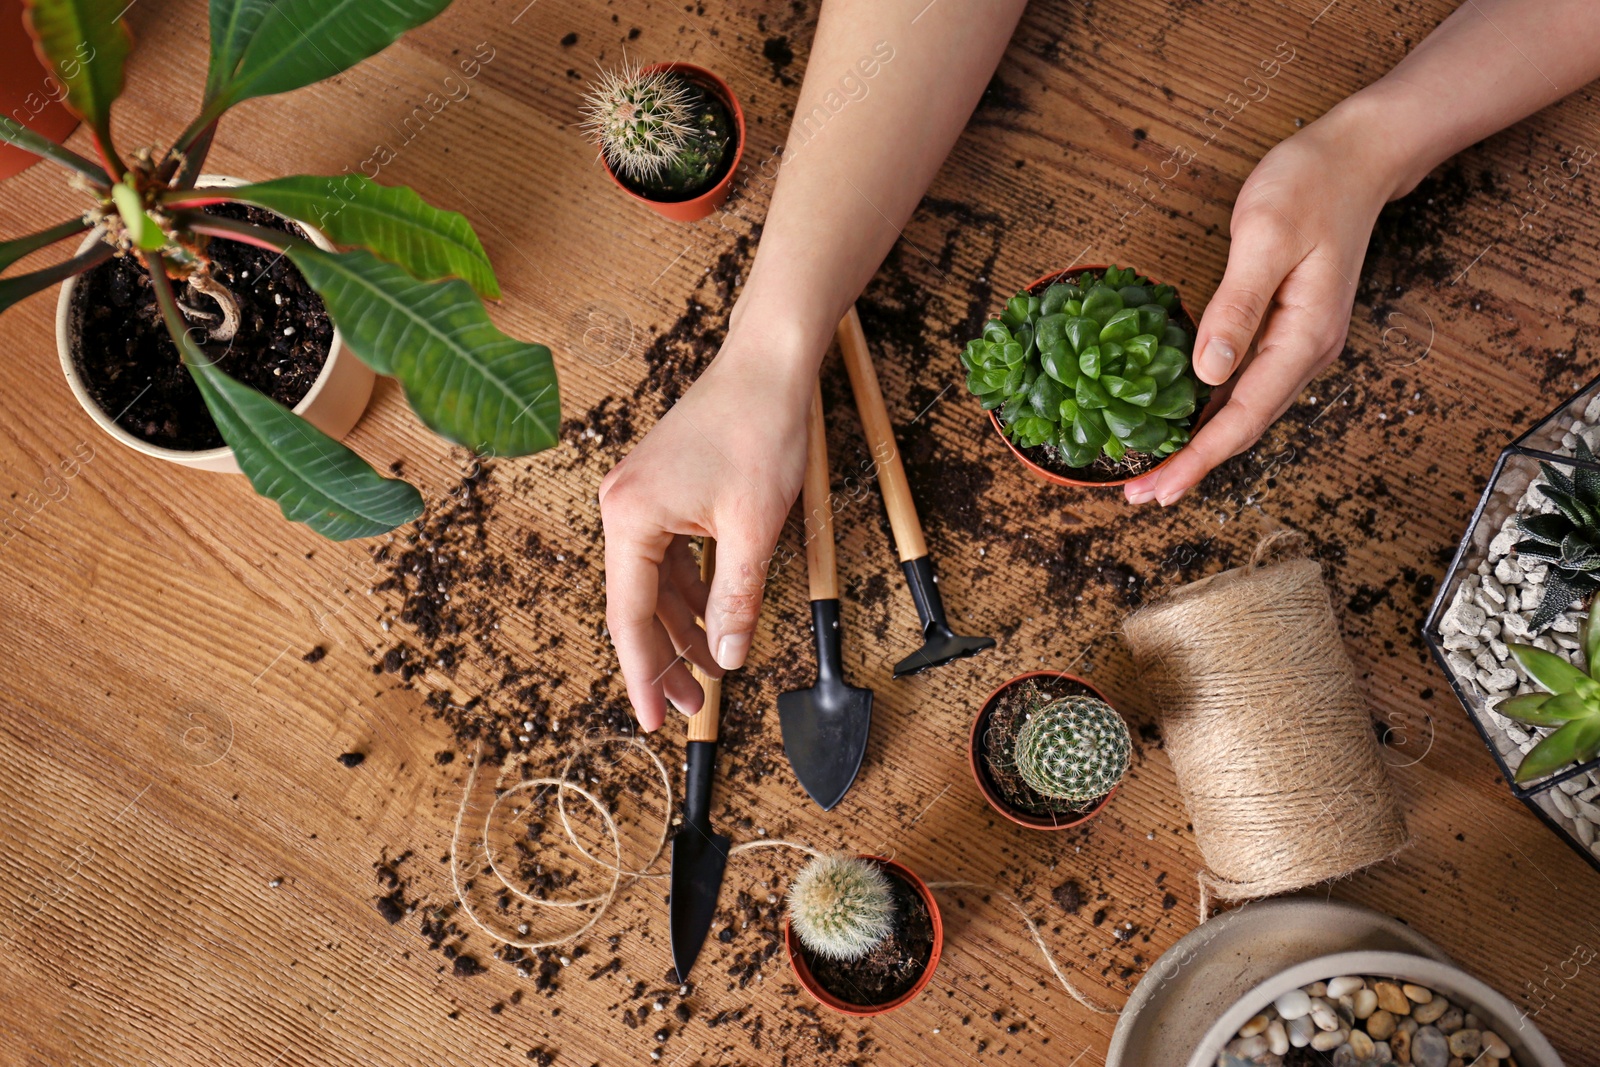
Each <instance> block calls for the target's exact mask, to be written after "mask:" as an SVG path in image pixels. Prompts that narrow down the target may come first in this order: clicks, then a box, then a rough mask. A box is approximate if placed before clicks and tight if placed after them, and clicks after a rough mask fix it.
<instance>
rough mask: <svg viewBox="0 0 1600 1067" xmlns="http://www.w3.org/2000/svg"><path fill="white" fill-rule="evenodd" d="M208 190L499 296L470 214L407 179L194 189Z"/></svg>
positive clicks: (416, 271) (424, 276)
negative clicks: (442, 205) (430, 199)
mask: <svg viewBox="0 0 1600 1067" xmlns="http://www.w3.org/2000/svg"><path fill="white" fill-rule="evenodd" d="M207 194H209V195H220V196H223V197H225V198H227V199H228V200H242V201H244V202H245V203H247V204H254V205H256V206H257V207H264V208H267V209H268V210H270V211H276V212H277V213H278V214H280V215H286V216H288V217H289V218H293V219H300V220H301V221H303V222H306V223H308V224H310V225H311V226H314V227H316V228H317V229H319V230H321V231H322V232H323V233H324V234H326V235H327V238H328V240H330V241H332V242H333V243H334V244H337V245H357V246H359V247H362V248H365V249H367V250H368V251H370V252H372V253H374V254H375V255H377V256H378V257H380V258H382V259H387V260H388V261H389V262H391V263H397V264H399V265H400V266H402V267H404V268H405V269H406V270H407V271H409V272H410V273H411V274H412V275H413V276H414V277H416V278H418V279H420V280H422V281H434V280H436V279H439V278H449V277H456V278H461V279H463V280H464V281H466V282H467V284H469V285H471V286H472V288H473V289H475V290H476V291H477V292H478V295H480V296H484V297H488V298H490V299H498V298H499V296H500V285H499V283H498V282H496V281H495V277H494V268H493V267H491V266H490V265H489V256H488V254H487V253H485V252H484V250H483V245H482V244H481V243H480V242H479V241H478V235H477V234H476V233H474V232H473V230H472V224H471V223H469V222H467V220H466V217H465V216H463V215H458V214H457V213H456V212H454V211H441V210H439V209H438V208H436V207H432V206H430V205H429V204H428V203H427V202H426V201H424V200H423V199H422V197H420V196H418V195H417V194H416V193H415V192H414V191H413V190H411V189H408V188H406V187H405V186H386V185H379V184H378V183H377V182H375V181H372V180H371V179H369V178H367V177H365V176H363V175H356V174H341V175H334V176H332V177H327V178H319V177H313V176H310V175H300V176H296V177H292V178H278V179H276V180H274V181H269V182H257V183H256V184H254V185H246V186H243V187H241V188H237V189H227V190H222V191H220V192H217V191H214V190H201V191H200V193H198V194H196V195H207Z"/></svg>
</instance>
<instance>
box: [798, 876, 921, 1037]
mask: <svg viewBox="0 0 1600 1067" xmlns="http://www.w3.org/2000/svg"><path fill="white" fill-rule="evenodd" d="M861 858H862V859H864V860H871V861H872V862H874V863H876V864H878V865H879V866H881V867H882V868H883V869H884V871H885V873H887V874H888V875H889V876H890V877H892V878H898V879H900V880H901V881H902V882H904V883H905V884H906V885H908V886H910V887H911V888H912V889H913V890H915V891H916V894H917V896H918V897H920V898H921V900H922V902H923V903H924V904H926V905H927V907H928V920H929V922H930V923H931V924H932V926H933V947H932V948H931V949H930V950H929V952H928V961H927V963H925V964H923V967H922V973H921V974H920V975H918V976H917V980H916V982H914V983H913V984H912V985H911V988H909V989H907V990H906V991H905V992H903V993H901V994H900V995H898V996H896V997H895V998H894V999H892V1000H889V1001H885V1002H884V1003H882V1004H853V1003H851V1002H850V1001H848V1000H845V999H843V998H842V997H839V996H836V995H835V994H833V993H831V992H829V991H828V990H827V989H826V988H824V987H823V985H822V983H821V982H819V981H818V980H817V977H816V975H814V974H813V973H812V971H811V966H810V964H809V962H808V959H809V956H808V954H807V952H806V948H805V946H804V945H802V944H801V943H800V938H799V937H798V936H796V934H795V932H794V930H793V928H792V927H791V926H790V925H789V920H788V919H784V921H783V946H784V949H785V950H786V951H787V953H788V956H789V966H790V967H792V968H793V969H794V974H795V977H796V978H798V979H799V981H800V984H801V986H803V987H804V988H805V991H806V992H807V993H810V994H811V996H812V997H813V998H814V999H815V1000H816V1001H817V1003H819V1004H821V1005H822V1006H823V1007H825V1008H828V1009H830V1010H832V1011H836V1012H838V1013H839V1014H841V1015H853V1016H856V1017H858V1018H867V1017H870V1016H874V1015H884V1014H887V1013H888V1012H891V1011H894V1010H895V1009H896V1008H899V1007H903V1006H904V1005H906V1004H909V1003H911V1002H912V1001H913V1000H915V999H917V996H918V994H920V993H921V992H922V991H923V990H924V989H926V988H927V987H928V983H929V982H931V981H933V972H934V971H935V970H937V969H938V967H939V955H940V953H941V952H942V951H943V950H944V920H943V919H942V918H941V917H940V916H939V903H938V901H936V900H934V899H933V890H931V889H929V888H928V883H927V882H924V881H923V880H922V879H921V878H920V877H919V876H918V875H917V872H916V871H913V870H912V869H911V868H910V867H907V866H906V865H905V864H903V863H898V862H896V861H895V860H892V859H889V858H888V857H887V856H869V855H867V854H865V853H862V855H861Z"/></svg>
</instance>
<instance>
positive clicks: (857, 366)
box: [839, 306, 994, 678]
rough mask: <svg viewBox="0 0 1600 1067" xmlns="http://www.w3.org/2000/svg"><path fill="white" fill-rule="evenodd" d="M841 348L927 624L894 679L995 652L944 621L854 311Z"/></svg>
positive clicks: (842, 328) (842, 327)
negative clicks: (913, 649) (978, 654)
mask: <svg viewBox="0 0 1600 1067" xmlns="http://www.w3.org/2000/svg"><path fill="white" fill-rule="evenodd" d="M839 347H840V348H841V349H843V350H844V366H845V370H847V371H849V372H850V388H851V390H852V391H853V392H854V393H855V395H856V410H857V411H858V412H860V414H861V426H862V428H863V429H864V430H865V431H866V434H867V446H868V447H869V448H871V449H872V456H873V459H874V461H875V462H876V463H877V465H878V483H879V485H881V486H882V488H883V505H884V508H885V509H887V511H888V512H889V527H890V529H892V530H893V531H894V544H895V548H896V549H898V550H899V552H900V569H901V570H902V571H904V572H905V576H906V581H907V582H909V583H910V585H911V599H912V600H914V601H916V605H917V617H918V618H920V619H921V620H922V647H921V648H919V649H918V650H917V651H915V652H913V653H912V654H911V655H909V656H907V657H906V658H905V659H903V660H901V661H900V662H899V663H897V664H895V668H894V676H895V677H896V678H904V677H906V676H907V675H910V674H917V673H919V672H921V671H925V670H927V669H928V668H929V667H940V666H943V665H944V664H946V663H949V662H950V661H951V660H954V659H962V658H963V657H966V656H972V655H976V654H977V653H979V652H982V651H983V650H984V649H986V648H993V647H994V638H992V637H962V636H960V635H959V634H957V633H956V632H955V631H953V630H951V629H950V624H949V623H948V622H946V621H945V617H944V601H942V600H940V599H939V587H938V585H936V584H935V581H934V577H933V562H932V561H931V560H930V559H929V558H928V543H927V542H926V541H925V540H923V537H922V522H921V521H920V520H919V519H918V518H917V506H916V504H915V503H914V502H913V501H912V499H911V485H910V483H909V482H907V481H906V471H905V467H904V466H902V465H901V463H900V449H899V448H898V447H897V446H896V445H895V440H894V428H893V427H892V426H891V425H890V424H889V411H888V409H887V408H886V407H884V404H883V391H882V390H881V389H879V388H878V372H877V369H876V368H874V367H873V365H872V356H871V355H870V354H868V352H867V337H866V334H865V333H863V332H862V330H861V316H860V315H858V314H857V313H856V309H855V307H854V306H852V307H851V308H850V310H849V311H848V312H846V313H845V317H844V318H843V319H841V320H840V322H839Z"/></svg>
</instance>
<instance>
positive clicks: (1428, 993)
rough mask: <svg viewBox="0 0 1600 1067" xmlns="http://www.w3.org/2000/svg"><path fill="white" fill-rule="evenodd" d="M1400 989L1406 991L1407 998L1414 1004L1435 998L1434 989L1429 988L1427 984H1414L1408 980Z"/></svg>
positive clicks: (1424, 1002)
mask: <svg viewBox="0 0 1600 1067" xmlns="http://www.w3.org/2000/svg"><path fill="white" fill-rule="evenodd" d="M1400 991H1401V992H1402V993H1404V994H1405V995H1406V999H1407V1000H1409V1001H1411V1003H1413V1004H1426V1003H1428V1002H1429V1001H1430V1000H1432V999H1433V990H1431V989H1429V988H1428V987H1427V986H1420V985H1413V984H1412V983H1410V982H1407V983H1406V984H1405V985H1403V986H1401V987H1400Z"/></svg>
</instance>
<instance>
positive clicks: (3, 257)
mask: <svg viewBox="0 0 1600 1067" xmlns="http://www.w3.org/2000/svg"><path fill="white" fill-rule="evenodd" d="M88 228H89V224H88V223H87V222H84V221H83V220H82V219H68V220H67V221H66V222H63V223H59V224H58V225H55V226H52V227H50V228H49V229H48V230H40V231H39V232H38V233H33V234H29V235H28V236H27V237H18V238H17V239H16V240H14V241H4V242H0V270H5V269H6V268H8V267H10V266H11V264H13V263H15V262H16V261H17V260H19V259H21V258H22V257H23V256H26V255H28V254H29V253H32V252H37V251H38V250H39V249H41V248H48V247H50V246H51V245H53V244H55V243H56V242H57V241H64V240H66V239H67V238H68V237H71V236H73V235H75V234H80V233H82V232H83V231H85V230H87V229H88Z"/></svg>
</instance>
